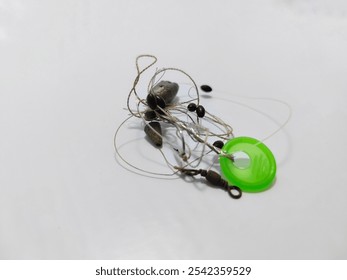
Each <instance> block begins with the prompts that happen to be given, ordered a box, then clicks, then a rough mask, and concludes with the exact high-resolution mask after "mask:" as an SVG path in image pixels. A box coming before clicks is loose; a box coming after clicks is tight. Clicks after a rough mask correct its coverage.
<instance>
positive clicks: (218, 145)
mask: <svg viewBox="0 0 347 280" xmlns="http://www.w3.org/2000/svg"><path fill="white" fill-rule="evenodd" d="M213 146H215V147H217V148H219V149H222V148H223V146H224V143H223V141H221V140H217V141H216V142H214V143H213Z"/></svg>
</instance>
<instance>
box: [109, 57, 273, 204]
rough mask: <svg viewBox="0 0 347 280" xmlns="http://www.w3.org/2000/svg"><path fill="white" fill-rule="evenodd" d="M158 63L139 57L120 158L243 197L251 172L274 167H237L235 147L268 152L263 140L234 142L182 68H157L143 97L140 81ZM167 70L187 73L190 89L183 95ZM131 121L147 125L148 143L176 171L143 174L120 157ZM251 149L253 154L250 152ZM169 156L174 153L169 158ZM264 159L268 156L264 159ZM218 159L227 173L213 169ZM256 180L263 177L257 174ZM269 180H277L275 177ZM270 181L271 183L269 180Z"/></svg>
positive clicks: (117, 131)
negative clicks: (198, 178) (167, 77)
mask: <svg viewBox="0 0 347 280" xmlns="http://www.w3.org/2000/svg"><path fill="white" fill-rule="evenodd" d="M144 58H146V59H151V60H152V62H151V63H149V64H148V65H147V66H145V67H144V68H143V69H140V66H139V62H140V60H141V59H144ZM156 62H157V58H156V57H155V56H152V55H140V56H138V57H137V58H136V69H137V76H136V78H135V80H134V82H133V85H132V88H131V90H130V92H129V94H128V97H127V110H128V111H129V114H130V116H129V117H128V118H127V119H125V120H124V121H123V122H122V124H121V125H120V126H119V127H118V128H117V130H116V133H115V135H114V147H115V151H116V153H117V155H118V157H119V158H120V159H121V160H122V161H123V162H124V163H125V164H127V165H128V166H130V167H132V168H134V169H136V170H138V171H141V172H145V173H147V174H150V175H162V176H174V175H178V174H182V175H185V176H197V175H200V176H202V177H204V178H206V180H207V181H208V182H209V183H210V184H211V185H213V186H217V187H220V188H222V189H224V190H226V191H227V192H228V194H229V195H230V196H231V197H232V198H235V199H237V198H240V197H241V196H242V190H246V191H249V188H248V187H249V186H250V183H252V182H248V181H249V180H251V179H252V178H253V177H254V176H253V175H254V174H253V175H252V172H253V171H254V170H255V171H256V172H257V173H259V170H265V169H264V168H269V166H267V161H264V160H262V161H261V162H262V163H261V164H260V166H259V164H258V166H259V167H257V168H255V167H253V169H248V170H247V168H245V169H242V168H241V169H240V168H236V169H235V168H234V167H235V166H234V165H233V163H234V152H235V151H233V147H235V146H237V145H243V146H244V145H248V146H244V148H243V149H242V150H244V151H245V152H246V153H247V154H251V153H252V152H254V153H255V151H257V150H255V149H260V148H262V149H263V146H264V147H265V148H267V147H266V146H265V145H264V144H263V143H262V141H258V140H256V141H253V140H254V139H252V138H249V139H251V140H252V141H253V142H249V141H250V140H249V139H240V138H239V139H238V138H235V137H234V135H233V128H232V127H231V126H230V125H229V124H227V123H225V122H224V121H223V120H222V119H221V118H219V117H217V116H215V115H214V114H212V113H210V112H209V111H207V110H206V108H205V107H204V106H203V105H201V104H200V94H199V88H198V86H197V84H196V82H195V81H194V80H193V79H192V77H191V76H190V75H189V74H187V73H186V72H185V71H183V70H181V69H178V68H162V69H159V70H158V69H157V70H156V71H155V73H154V75H153V76H152V77H151V78H150V79H149V82H148V86H147V91H146V96H144V97H142V96H141V94H139V93H138V89H137V86H138V83H139V81H140V79H141V76H142V75H143V74H144V72H145V71H147V70H148V69H149V68H151V67H152V66H153V65H154V64H155V63H156ZM167 72H176V73H178V74H179V75H183V76H184V77H185V78H187V79H188V81H189V83H187V84H190V86H189V87H188V88H186V89H185V90H182V91H181V90H180V86H179V84H178V83H175V82H171V81H167V80H163V76H164V75H165V74H166V73H167ZM201 89H202V90H204V91H206V92H207V91H211V88H210V87H209V86H202V87H201ZM178 93H180V94H178ZM132 118H137V119H140V120H141V121H142V123H143V127H144V132H145V135H146V136H147V140H148V141H149V142H150V143H151V144H152V145H153V146H154V147H156V149H157V150H158V151H159V152H160V154H161V156H162V157H163V159H164V161H165V163H166V165H167V166H168V167H169V168H170V170H171V173H159V172H151V171H147V170H144V169H143V168H139V167H138V166H136V165H134V164H131V163H130V162H129V161H128V160H127V159H126V158H125V157H124V156H123V155H122V154H121V153H120V151H119V150H120V149H119V146H118V145H117V137H118V134H119V131H120V129H121V127H122V126H123V125H124V124H125V123H126V122H128V121H129V120H130V119H132ZM275 133H276V132H275ZM273 134H274V133H273ZM243 138H245V137H243ZM241 140H242V141H241ZM247 141H248V142H249V143H248V142H247ZM246 142H247V143H246ZM225 147H226V148H225ZM247 149H248V150H249V152H247ZM253 150H254V151H253ZM263 152H264V150H263ZM168 153H170V154H171V155H170V156H169V155H168ZM257 153H258V155H257V158H258V159H259V152H257ZM270 153H271V152H270ZM211 155H214V157H211ZM271 155H272V154H271ZM208 156H209V157H208ZM262 157H263V158H264V156H262ZM207 158H208V159H207ZM218 160H219V162H220V164H221V167H222V174H223V175H220V174H219V172H218V171H217V170H213V168H214V169H216V168H215V165H216V162H217V161H218ZM271 160H272V158H271V157H269V159H268V161H269V162H270V163H271ZM253 163H254V164H255V163H256V161H255V157H254V158H253ZM202 166H204V167H202ZM259 168H260V169H259ZM270 169H271V168H270ZM252 170H253V171H252ZM275 171H276V168H275V170H274V172H275ZM242 172H243V173H242ZM262 172H263V171H262ZM246 173H247V174H246ZM235 176H236V177H235ZM252 176H253V177H252ZM256 176H258V175H257V174H256ZM271 176H273V177H274V173H273V172H272V173H271V174H270V175H266V176H265V177H271ZM258 177H259V176H258ZM263 177H264V176H263ZM240 178H241V179H242V180H241V181H240V180H238V179H240ZM248 179H249V180H248ZM253 179H254V178H253ZM253 179H252V180H253ZM270 179H271V181H273V178H270ZM247 180H248V181H247ZM266 180H267V181H269V178H266ZM246 181H247V182H246ZM263 181H264V178H262V179H261V182H260V183H261V184H264V183H263ZM247 184H248V185H247ZM258 185H259V184H258ZM251 191H252V190H251Z"/></svg>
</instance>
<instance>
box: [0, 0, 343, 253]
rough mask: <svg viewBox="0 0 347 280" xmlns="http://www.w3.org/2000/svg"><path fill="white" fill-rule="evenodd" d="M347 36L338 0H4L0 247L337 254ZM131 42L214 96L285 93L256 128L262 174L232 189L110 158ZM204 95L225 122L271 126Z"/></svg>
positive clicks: (244, 130)
mask: <svg viewBox="0 0 347 280" xmlns="http://www.w3.org/2000/svg"><path fill="white" fill-rule="evenodd" d="M346 50H347V4H346V2H345V1H342V0H341V1H338V0H330V1H324V0H317V1H313V0H302V1H299V0H278V1H275V0H262V1H255V0H254V1H241V0H237V1H236V0H234V1H226V0H225V1H222V0H218V1H212V0H211V1H193V0H190V1H173V0H172V1H171V0H170V1H159V0H158V1H155V0H152V1H140V0H138V1H136V0H126V1H125V0H124V1H113V0H98V1H96V0H95V1H92V0H89V1H84V0H61V1H53V0H52V1H43V0H41V1H40V0H25V1H24V0H0V152H1V153H0V258H1V259H346V258H347V218H346V213H347V186H346V180H347V175H346V173H347V172H346V158H347V149H346V139H347V126H346V120H347V112H346V106H347V97H346V93H347V79H346V73H347V52H346ZM142 53H150V54H154V55H156V56H157V57H158V58H159V62H158V67H179V68H181V69H184V70H185V71H186V72H188V73H189V74H190V75H191V76H192V77H193V78H194V79H195V80H196V81H197V83H199V84H204V83H207V84H210V85H211V86H212V87H214V88H215V89H219V91H220V92H223V94H222V95H223V96H224V97H225V96H226V95H228V94H229V95H230V98H232V95H241V96H253V97H272V98H278V99H281V100H285V101H286V102H288V103H289V104H290V105H291V106H292V110H293V116H292V119H291V121H290V123H289V124H288V125H287V126H286V127H285V129H284V130H282V131H281V132H280V133H278V134H277V135H276V136H274V137H272V138H271V139H269V141H267V145H268V146H269V147H270V148H271V149H272V150H273V152H274V154H275V156H276V158H277V161H278V173H277V182H276V184H275V185H274V187H273V188H271V189H270V190H268V191H266V192H263V193H259V194H244V196H243V197H242V199H241V200H238V201H234V200H231V199H230V198H229V197H228V196H227V195H226V194H225V193H224V192H223V191H218V190H215V189H212V188H208V187H206V186H205V187H204V186H202V185H201V186H199V185H198V186H196V185H193V184H189V183H186V182H184V181H183V180H174V181H169V180H155V179H153V178H147V177H143V176H139V175H136V174H134V173H131V172H129V171H127V170H125V169H124V168H122V167H121V166H120V165H119V164H118V163H117V161H116V159H115V153H114V148H113V134H114V132H115V130H116V128H117V126H118V125H119V124H120V123H121V121H122V120H123V119H124V118H125V117H126V116H127V114H126V111H124V110H123V108H124V107H125V105H126V96H127V94H128V92H129V90H130V88H131V85H132V82H133V79H134V77H135V75H136V69H135V65H134V60H135V58H136V56H137V55H139V54H142ZM216 93H218V91H216ZM211 100H213V98H211ZM240 100H241V99H240ZM205 102H210V101H205ZM242 102H246V103H248V102H251V101H250V100H243V101H242ZM215 104H216V105H212V101H211V106H210V107H209V108H210V109H209V110H212V112H213V113H215V114H217V115H219V116H222V117H224V118H225V119H226V120H227V121H230V123H231V124H232V126H233V127H234V130H235V135H248V136H253V137H260V138H261V137H263V136H266V134H267V133H268V132H270V131H271V130H273V129H274V128H276V127H277V126H276V125H274V123H273V121H271V120H269V119H266V118H264V117H261V116H257V115H255V114H254V112H252V111H250V110H248V111H247V109H246V108H242V107H238V106H236V105H235V104H231V103H228V102H220V103H218V102H217V103H215ZM252 106H254V107H256V108H258V109H259V110H263V111H264V110H265V111H266V112H267V113H268V114H270V115H271V116H273V117H274V118H275V119H277V120H278V121H279V122H281V121H283V120H284V119H285V116H286V112H285V111H284V110H283V109H281V107H279V106H278V105H277V104H270V103H266V102H258V103H257V102H254V101H252ZM207 107H208V106H207ZM125 136H126V134H125ZM129 137H130V136H129ZM138 137H142V132H141V131H139V135H138ZM130 140H131V139H129V141H130ZM146 144H147V145H148V143H146V142H141V141H137V142H135V144H134V147H135V148H134V149H135V151H134V154H132V156H135V157H136V160H137V161H138V162H139V164H144V165H146V160H148V159H146V158H145V157H143V156H141V155H140V154H137V152H136V151H138V150H144V149H147V146H146Z"/></svg>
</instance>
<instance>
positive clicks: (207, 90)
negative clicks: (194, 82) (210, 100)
mask: <svg viewBox="0 0 347 280" xmlns="http://www.w3.org/2000/svg"><path fill="white" fill-rule="evenodd" d="M200 88H201V90H202V91H204V92H211V91H212V88H211V87H210V86H208V85H202V86H201V87H200Z"/></svg>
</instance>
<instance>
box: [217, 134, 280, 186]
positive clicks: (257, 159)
mask: <svg viewBox="0 0 347 280" xmlns="http://www.w3.org/2000/svg"><path fill="white" fill-rule="evenodd" d="M222 152H224V153H225V154H235V153H238V152H243V153H246V154H247V155H248V157H249V160H250V162H249V165H248V166H247V167H244V168H243V167H240V166H237V165H236V162H233V161H232V160H231V159H229V158H227V157H223V156H221V157H220V158H219V162H220V166H221V169H222V173H223V175H224V177H225V179H226V180H227V181H228V183H229V184H230V185H235V186H238V187H239V188H240V189H241V190H242V191H245V192H261V191H264V190H266V189H268V188H269V187H271V185H272V184H273V182H274V180H275V176H276V160H275V157H274V155H273V154H272V152H271V151H270V149H269V148H268V147H267V146H265V145H264V144H263V143H261V142H260V141H259V140H257V139H254V138H251V137H236V138H233V139H230V140H229V141H228V142H227V143H225V145H224V146H223V148H222Z"/></svg>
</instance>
